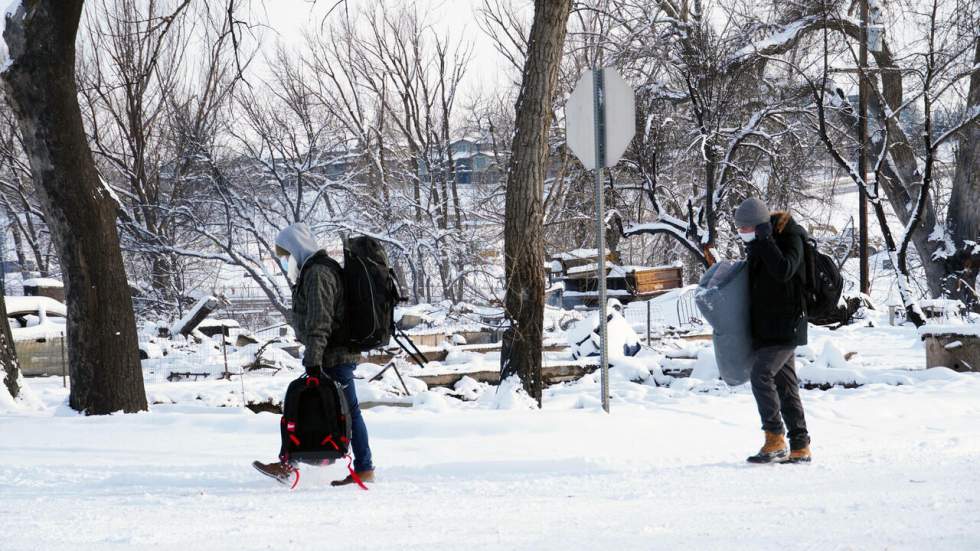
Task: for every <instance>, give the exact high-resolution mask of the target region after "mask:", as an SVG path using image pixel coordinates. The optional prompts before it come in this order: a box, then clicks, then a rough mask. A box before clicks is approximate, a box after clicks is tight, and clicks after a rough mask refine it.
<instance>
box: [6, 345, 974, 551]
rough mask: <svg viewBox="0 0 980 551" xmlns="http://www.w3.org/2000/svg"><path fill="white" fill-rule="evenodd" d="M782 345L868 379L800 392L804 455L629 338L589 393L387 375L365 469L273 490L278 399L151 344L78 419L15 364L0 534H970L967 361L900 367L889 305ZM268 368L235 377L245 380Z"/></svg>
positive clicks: (523, 542) (798, 542)
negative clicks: (146, 407)
mask: <svg viewBox="0 0 980 551" xmlns="http://www.w3.org/2000/svg"><path fill="white" fill-rule="evenodd" d="M828 343H829V346H828ZM849 352H857V354H856V355H853V356H851V358H850V360H849V361H848V360H845V359H844V356H847V355H849V354H848V353H849ZM214 353H215V351H208V352H206V353H205V352H200V353H199V355H198V356H193V357H190V358H188V357H185V358H184V359H182V360H180V361H181V362H189V363H188V364H187V365H191V363H192V362H195V361H196V362H197V363H199V364H200V363H207V362H211V363H214V362H215V361H216V359H215V357H214ZM801 354H802V356H803V357H807V356H810V357H812V359H813V360H814V361H813V362H808V361H806V360H801V374H803V373H804V372H807V370H809V371H810V372H814V373H817V374H823V375H824V376H831V375H833V374H834V373H837V372H841V373H843V372H847V371H848V370H850V371H853V372H855V373H857V374H859V375H861V376H862V377H864V379H862V381H861V382H864V383H869V384H865V385H864V386H862V387H860V388H857V389H850V390H847V389H843V388H834V389H831V390H829V391H817V390H812V391H803V401H804V404H805V406H806V409H807V415H808V421H809V424H810V429H811V432H812V436H813V451H814V456H815V461H814V463H813V464H810V465H803V466H789V465H777V466H750V465H748V464H746V463H744V457H745V456H746V455H748V454H750V453H752V452H754V451H755V450H756V449H757V448H758V446H759V445H760V443H761V438H760V437H761V432H760V431H759V429H758V418H757V414H756V412H755V404H754V401H753V399H752V396H751V393H750V391H749V390H748V388H747V387H744V386H743V387H737V388H729V387H727V386H725V385H724V384H723V383H720V382H717V381H699V380H697V379H670V378H668V377H664V376H663V375H662V374H659V369H658V368H657V367H656V366H655V365H653V363H655V362H659V361H660V360H661V359H662V356H660V355H657V354H653V353H651V352H649V351H646V352H645V353H641V355H640V356H638V357H637V359H635V360H634V362H633V363H631V364H629V365H624V366H622V367H620V368H614V369H613V370H612V373H611V381H612V386H611V389H612V395H613V398H612V401H611V403H612V413H611V414H610V415H606V414H604V413H603V412H602V411H601V409H599V391H598V383H597V377H595V376H589V377H586V378H585V379H583V380H580V381H577V382H574V383H567V384H563V385H559V386H555V387H552V388H550V389H548V390H547V391H546V394H545V398H544V409H543V410H534V409H530V408H528V407H527V402H526V401H525V400H522V399H520V398H519V397H516V398H515V396H513V395H511V394H510V393H508V392H507V391H506V390H504V391H501V392H499V393H495V390H494V389H493V388H491V387H488V386H486V385H475V384H470V385H469V386H470V388H469V394H470V397H471V398H476V399H475V400H473V401H465V402H464V401H460V400H458V399H456V398H454V397H452V396H449V395H448V394H447V393H446V392H444V391H441V390H438V389H434V390H432V391H424V390H421V389H419V387H418V386H417V385H414V384H410V387H411V388H412V389H413V392H416V393H417V395H416V396H415V397H414V399H413V400H414V403H415V407H412V408H395V407H378V408H373V409H370V410H367V411H366V412H365V417H366V419H367V423H368V426H369V428H370V431H371V437H372V448H373V450H374V454H375V460H376V463H377V467H378V479H379V482H378V483H377V484H375V485H374V486H372V487H371V490H370V491H368V492H362V491H360V490H356V489H352V488H349V487H348V488H331V487H329V484H327V481H329V480H331V479H333V478H339V477H341V476H342V475H343V474H344V469H343V467H341V466H339V465H338V466H334V467H329V468H318V469H311V468H307V469H304V471H303V477H302V479H301V485H300V487H299V488H298V489H297V490H296V491H293V492H290V491H288V490H286V489H285V488H283V487H280V486H278V485H276V484H274V483H271V482H270V481H268V480H267V479H264V478H262V477H260V476H259V475H258V474H257V473H255V472H254V471H253V470H252V469H251V467H250V466H249V463H250V462H251V461H252V460H253V459H262V460H270V461H271V460H272V459H273V458H274V457H275V453H276V451H277V448H278V422H279V419H278V417H277V416H276V415H274V414H271V413H261V414H254V413H251V412H250V411H249V410H246V409H243V408H242V407H241V394H240V388H241V384H240V383H241V381H239V380H232V381H215V380H208V381H197V382H194V381H182V382H168V381H166V380H165V379H163V378H161V377H159V374H160V373H159V371H158V370H159V367H160V364H159V361H154V362H151V363H150V364H148V365H150V366H152V369H151V368H150V367H148V375H149V372H150V371H153V373H154V374H153V375H149V376H148V383H147V391H148V395H149V396H150V397H151V401H156V402H159V403H157V404H154V405H153V406H151V411H150V412H148V413H142V414H137V415H115V416H106V417H88V418H86V417H81V416H78V415H76V414H74V413H73V412H72V411H70V410H69V409H67V407H66V406H65V405H64V402H65V398H66V391H65V390H64V389H62V388H61V379H60V378H46V379H28V380H27V382H28V385H29V387H30V391H31V393H32V394H33V396H34V397H35V398H36V407H35V408H33V409H32V408H21V409H15V410H10V409H9V408H8V411H6V412H5V413H0V457H3V462H2V465H0V496H2V498H0V533H2V534H4V537H3V539H2V543H0V548H2V549H3V550H5V551H7V550H10V551H14V550H35V549H44V550H57V549H86V550H88V549H183V550H186V549H229V550H243V549H281V548H283V547H284V546H286V547H295V548H313V547H314V546H315V547H317V548H324V547H327V546H329V547H332V548H347V549H372V550H382V549H399V550H402V549H408V550H411V549H425V550H430V549H507V550H512V549H528V550H542V549H561V550H567V549H679V548H683V549H775V548H783V547H789V548H795V549H926V548H928V549H931V550H939V549H977V548H980V515H977V513H976V511H977V509H978V505H980V496H978V494H977V489H978V488H980V469H978V468H977V465H978V463H980V423H977V419H978V418H980V375H975V374H955V373H953V372H951V371H949V370H945V369H936V370H928V371H925V370H923V369H922V367H923V365H924V352H923V349H922V346H921V344H920V343H918V341H917V338H916V337H915V331H914V330H912V329H907V328H873V329H869V328H859V327H850V328H845V329H842V330H840V331H837V332H831V331H826V330H816V331H815V332H814V339H813V343H812V346H811V347H810V349H809V350H802V351H801ZM208 355H210V356H208ZM207 358H210V359H207ZM644 358H645V360H644ZM236 361H237V360H235V359H234V357H233V359H232V362H233V363H235V362H236ZM643 361H647V362H651V364H650V366H649V367H650V369H652V371H653V373H649V370H647V369H643V368H641V367H639V366H638V365H637V364H636V362H641V363H642V362H643ZM371 369H376V368H371V367H369V366H365V367H364V368H363V369H361V370H359V373H361V374H362V375H369V374H370V370H371ZM910 369H911V370H915V371H909V370H910ZM191 371H193V369H191ZM644 374H646V375H647V376H645V377H644V376H643V375H644ZM902 374H903V375H902ZM899 376H901V377H904V378H899V379H897V380H895V379H894V378H895V377H899ZM291 377H292V375H291V374H290V372H289V371H288V370H284V372H282V373H279V374H278V375H275V376H271V375H266V376H260V375H254V376H246V381H245V383H246V392H247V394H248V395H249V396H250V398H260V397H261V396H262V395H273V394H275V393H276V392H277V391H281V390H282V389H284V388H285V385H286V383H287V382H288V381H289V379H290V378H291ZM412 381H415V382H416V383H417V382H418V381H416V380H414V379H410V383H411V382H412ZM876 381H881V382H876ZM888 382H891V383H896V382H899V383H902V384H901V385H900V386H895V385H894V384H884V383H888ZM374 386H375V385H373V384H372V385H368V383H366V382H365V381H359V386H358V388H359V389H360V390H361V391H362V393H364V394H370V393H371V392H372V391H374V389H373V387H374ZM219 406H224V407H219Z"/></svg>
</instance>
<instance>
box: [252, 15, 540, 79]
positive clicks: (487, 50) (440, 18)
mask: <svg viewBox="0 0 980 551" xmlns="http://www.w3.org/2000/svg"><path fill="white" fill-rule="evenodd" d="M378 1H379V0H347V2H348V7H349V9H350V12H351V14H354V13H356V12H357V11H358V10H359V9H360V8H361V7H363V6H365V5H375V4H377V3H378ZM336 3H337V0H316V1H313V0H272V1H266V2H262V3H261V4H260V6H261V7H253V9H256V10H258V9H264V12H262V13H259V14H256V15H258V16H259V17H258V19H260V20H262V21H267V22H268V25H269V27H270V29H268V30H267V31H265V32H264V35H265V38H264V42H265V46H266V47H267V48H269V47H271V46H273V45H274V44H275V42H276V38H277V37H278V39H279V40H281V41H282V42H284V43H286V44H287V45H289V44H298V43H299V42H300V41H301V40H302V30H303V28H304V27H306V26H308V25H311V24H312V25H316V26H318V25H319V24H320V22H321V21H322V20H323V17H324V15H325V14H326V13H327V11H328V10H329V9H330V8H332V7H333V6H334V5H335V4H336ZM388 3H389V5H391V6H392V7H394V8H397V7H401V6H403V5H412V4H415V5H416V6H418V7H419V13H420V14H423V15H424V16H425V17H426V21H427V22H428V23H430V24H431V25H432V26H433V27H434V29H435V30H436V31H438V32H439V33H440V34H442V35H446V34H448V35H449V36H450V37H451V38H453V39H456V38H458V37H460V36H462V37H464V39H465V40H466V41H468V42H471V43H472V48H473V61H472V63H471V67H470V70H469V72H468V73H467V75H466V78H465V84H464V86H463V89H464V94H465V95H466V96H472V95H474V94H477V93H479V92H480V91H483V90H487V89H488V88H497V87H500V86H504V85H507V84H508V83H509V82H510V80H509V79H510V75H509V74H508V72H507V71H508V70H509V69H508V67H507V66H506V64H505V63H506V62H505V61H504V58H503V56H501V55H500V54H499V53H498V52H497V51H496V49H495V48H494V45H493V42H492V40H490V38H488V37H487V36H486V35H485V34H484V33H483V31H482V29H481V28H480V23H479V20H478V18H480V17H481V15H480V14H479V12H478V10H479V9H480V8H481V7H482V6H483V0H388ZM528 4H529V5H530V3H528ZM342 9H343V7H339V8H337V10H342ZM336 15H337V12H335V13H334V14H333V16H336Z"/></svg>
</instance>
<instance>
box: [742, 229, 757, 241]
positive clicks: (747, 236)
mask: <svg viewBox="0 0 980 551" xmlns="http://www.w3.org/2000/svg"><path fill="white" fill-rule="evenodd" d="M738 236H739V237H741V238H742V241H744V242H746V243H751V242H752V241H755V232H754V231H752V232H738Z"/></svg>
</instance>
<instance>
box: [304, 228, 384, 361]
mask: <svg viewBox="0 0 980 551" xmlns="http://www.w3.org/2000/svg"><path fill="white" fill-rule="evenodd" d="M308 264H322V265H324V266H329V267H331V268H333V269H334V270H336V271H337V274H338V275H339V276H340V281H341V283H342V284H343V286H344V302H345V305H344V312H345V317H344V321H343V323H342V324H341V331H340V332H338V333H336V334H334V335H332V336H331V338H330V345H331V346H345V347H347V348H349V349H350V351H351V352H355V353H356V352H367V351H368V350H372V349H374V348H378V347H379V346H384V345H386V344H388V342H389V341H390V340H391V337H392V332H393V328H394V319H395V304H397V303H398V301H400V300H401V294H400V293H399V290H398V280H397V279H395V271H394V270H392V269H391V265H390V264H389V263H388V254H387V253H386V252H385V250H384V247H383V246H382V245H381V242H380V241H378V240H377V239H375V238H373V237H368V236H360V237H354V238H351V239H348V240H346V241H345V242H344V265H343V266H341V265H340V264H339V263H338V262H337V261H336V260H334V259H332V258H330V257H329V256H327V254H326V253H324V252H319V253H317V254H316V255H315V256H314V257H313V258H311V259H310V260H309V262H308ZM302 277H303V276H302V274H301V275H300V280H302ZM297 284H299V283H297Z"/></svg>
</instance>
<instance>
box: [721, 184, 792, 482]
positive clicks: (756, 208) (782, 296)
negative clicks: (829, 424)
mask: <svg viewBox="0 0 980 551" xmlns="http://www.w3.org/2000/svg"><path fill="white" fill-rule="evenodd" d="M735 225H736V226H737V227H738V234H739V237H740V238H741V239H742V241H744V242H745V244H746V248H747V251H748V263H749V301H750V306H749V311H750V319H751V326H752V327H751V335H752V347H753V349H754V350H755V361H754V364H753V365H752V372H751V377H750V380H751V383H752V395H753V396H754V397H755V402H756V405H757V406H758V408H759V415H760V417H761V418H762V430H764V431H765V443H764V444H763V446H762V449H761V450H759V453H757V454H756V455H753V456H752V457H749V458H748V461H749V462H750V463H776V462H791V463H803V462H809V461H810V435H809V433H808V432H807V428H806V418H805V416H804V413H803V403H802V402H801V401H800V388H799V381H798V380H797V378H796V368H795V356H796V347H797V346H802V345H805V344H806V343H807V313H806V298H805V293H804V291H805V288H806V287H805V285H806V283H805V277H806V270H805V266H804V264H805V260H804V257H805V249H804V247H805V245H804V244H805V241H806V232H805V230H804V229H803V228H802V227H801V226H800V225H799V224H797V223H796V221H794V220H793V218H792V217H791V216H790V214H789V213H787V212H776V213H772V214H770V212H769V207H768V206H766V204H765V203H763V202H762V201H760V200H759V199H756V198H748V199H746V200H745V201H744V202H743V203H742V204H741V205H739V207H738V209H737V210H736V211H735ZM787 429H788V433H787ZM784 434H788V436H789V446H787V444H786V438H785V437H784Z"/></svg>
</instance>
